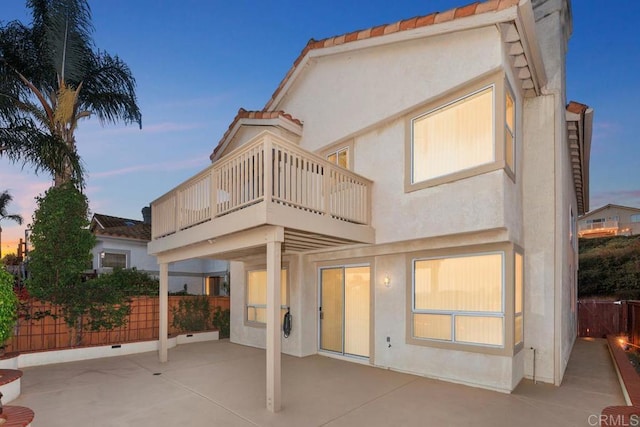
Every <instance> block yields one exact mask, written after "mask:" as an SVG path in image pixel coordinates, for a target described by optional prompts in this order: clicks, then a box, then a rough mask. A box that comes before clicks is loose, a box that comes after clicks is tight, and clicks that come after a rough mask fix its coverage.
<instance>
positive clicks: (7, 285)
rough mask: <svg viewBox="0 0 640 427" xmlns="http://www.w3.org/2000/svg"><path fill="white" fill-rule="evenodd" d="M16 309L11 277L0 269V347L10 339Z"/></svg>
mask: <svg viewBox="0 0 640 427" xmlns="http://www.w3.org/2000/svg"><path fill="white" fill-rule="evenodd" d="M17 309H18V297H16V294H15V293H14V292H13V275H11V274H10V273H9V272H8V271H6V270H5V269H4V267H0V346H2V345H4V343H5V341H7V340H8V339H9V338H11V335H12V333H13V327H14V326H15V324H16V319H17Z"/></svg>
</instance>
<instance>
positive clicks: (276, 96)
mask: <svg viewBox="0 0 640 427" xmlns="http://www.w3.org/2000/svg"><path fill="white" fill-rule="evenodd" d="M520 3H521V2H520V0H489V1H485V2H475V3H472V4H469V5H466V6H462V7H457V8H453V9H450V10H447V11H444V12H436V13H431V14H429V15H424V16H416V17H413V18H409V19H404V20H401V21H397V22H394V23H391V24H384V25H378V26H375V27H372V28H367V29H364V30H358V31H353V32H350V33H346V34H341V35H338V36H333V37H328V38H325V39H322V40H314V39H311V40H309V42H308V43H307V45H306V46H305V47H304V49H302V51H301V52H300V54H299V55H298V57H297V58H296V60H295V61H294V62H293V65H292V67H291V68H290V69H289V71H288V72H287V74H286V75H285V77H284V78H283V79H282V81H281V82H280V84H279V85H278V87H277V88H276V90H275V91H274V93H273V94H272V96H271V98H270V99H269V101H268V102H267V103H266V105H265V107H264V109H263V110H265V111H268V110H271V109H274V108H277V105H278V104H279V101H280V100H281V98H282V97H283V95H284V93H285V92H286V91H287V89H288V88H289V87H290V86H291V84H292V81H293V80H295V78H296V74H297V73H298V70H299V69H300V68H304V67H301V66H300V65H301V64H302V63H304V62H305V60H306V59H307V58H308V57H309V55H311V54H312V53H313V52H314V51H319V50H321V49H327V48H333V47H337V46H343V45H348V44H351V43H354V44H355V42H362V41H365V40H374V39H377V38H381V37H383V36H388V35H391V34H394V33H403V32H409V31H412V30H419V29H425V28H426V27H432V26H433V27H435V26H437V25H439V24H446V23H449V22H452V23H455V22H453V21H459V20H460V21H461V20H463V19H465V18H473V17H478V16H481V15H485V14H490V13H492V12H493V13H495V12H500V11H503V10H506V9H509V8H512V7H515V6H518V5H519V4H520ZM522 3H523V4H528V5H529V9H530V8H531V6H530V2H529V0H523V1H522ZM515 16H517V17H518V18H519V19H522V20H523V21H527V20H528V21H530V22H527V24H532V23H533V12H532V11H530V10H529V13H520V11H518V12H517V13H516V14H514V17H515ZM510 20H511V21H513V20H514V19H513V18H511V19H510ZM506 21H508V19H505V20H502V19H498V20H497V21H496V22H493V24H497V23H499V22H506ZM491 23H492V22H490V21H487V23H485V24H484V25H489V24H491ZM463 29H467V28H465V27H464V26H463V25H462V24H460V25H456V26H455V27H452V29H451V31H458V30H463ZM505 30H506V28H505V29H503V31H505ZM514 30H515V28H514ZM522 30H523V29H522V28H518V31H522ZM525 32H526V31H525ZM511 37H512V35H510V34H506V35H505V39H506V40H505V42H507V43H512V42H513V41H520V40H522V42H523V43H522V45H525V46H524V47H525V50H523V49H522V46H520V52H518V54H517V55H513V56H514V57H520V58H516V59H514V60H515V61H520V62H522V60H523V59H524V57H523V55H522V54H523V53H525V52H526V53H528V54H529V55H531V56H534V57H535V58H534V59H535V61H534V62H539V61H540V58H539V52H538V51H537V46H530V45H531V43H530V42H529V41H527V39H528V38H529V37H527V35H524V34H522V35H519V36H518V39H517V40H509V38H511ZM524 61H526V59H524ZM527 65H528V64H527ZM516 67H517V68H522V65H519V66H518V65H516ZM529 68H534V69H533V70H531V73H530V74H533V73H536V72H537V73H538V74H539V76H540V80H544V79H545V77H544V70H543V69H542V67H541V66H539V65H538V66H537V67H536V66H533V67H532V66H531V65H529ZM528 77H530V76H528ZM528 77H527V79H525V80H531V79H529V78H528ZM534 80H535V79H534ZM535 83H536V82H535V81H533V80H532V84H531V85H529V84H528V83H526V84H525V85H524V86H523V87H524V89H525V90H530V89H534V86H535V89H536V90H537V89H538V85H536V84H535Z"/></svg>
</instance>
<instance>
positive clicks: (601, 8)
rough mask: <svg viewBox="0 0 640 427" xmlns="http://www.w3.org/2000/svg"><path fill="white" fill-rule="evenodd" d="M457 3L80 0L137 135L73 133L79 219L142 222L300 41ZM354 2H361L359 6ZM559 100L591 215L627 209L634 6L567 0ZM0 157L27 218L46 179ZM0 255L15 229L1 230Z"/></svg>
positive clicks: (9, 15) (632, 160) (635, 197)
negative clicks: (576, 147)
mask: <svg viewBox="0 0 640 427" xmlns="http://www.w3.org/2000/svg"><path fill="white" fill-rule="evenodd" d="M467 3H469V1H466V0H428V1H415V0H396V1H394V2H390V1H388V0H369V1H367V2H365V3H363V2H360V1H354V0H344V1H341V2H332V3H330V2H311V1H300V0H297V1H292V0H279V1H278V2H264V1H255V0H254V1H250V0H234V1H220V0H215V1H213V0H181V1H175V0H108V1H104V0H100V1H98V0H90V5H91V8H92V12H93V23H94V26H95V33H94V39H95V42H96V46H97V47H99V48H100V49H104V50H106V51H108V52H109V53H111V54H118V55H119V56H120V57H121V58H122V59H123V60H124V61H125V62H126V63H127V64H128V65H129V66H130V67H131V69H132V71H133V73H134V75H135V77H136V80H137V84H138V99H139V105H140V107H141V109H142V116H143V128H142V130H139V129H138V128H137V127H135V126H129V127H125V126H122V125H120V126H107V127H102V126H101V125H100V123H99V122H98V121H97V120H95V119H89V120H85V121H84V122H81V123H80V127H79V129H78V131H77V132H76V140H77V143H78V147H79V151H80V155H81V156H82V158H83V159H84V162H85V166H86V169H87V170H88V176H87V183H88V185H87V195H88V197H89V200H90V206H91V210H92V212H94V213H95V212H97V213H103V214H109V215H115V216H122V217H129V218H138V219H141V218H142V217H141V213H140V210H141V209H142V207H143V206H145V205H147V204H149V202H151V201H152V200H154V199H155V198H157V197H159V196H161V195H162V194H163V193H165V192H166V191H168V190H170V189H171V188H173V187H174V186H176V185H177V184H179V183H180V182H182V181H183V180H185V179H187V178H188V177H190V176H191V175H193V174H195V173H197V172H198V171H200V170H201V169H203V168H205V167H206V166H207V165H208V164H209V154H210V153H211V151H212V150H213V148H214V146H215V145H216V144H217V142H218V141H219V140H220V138H221V137H222V135H223V133H224V132H225V130H226V129H227V127H228V126H229V124H230V123H231V121H232V120H233V118H234V117H235V115H236V113H237V111H238V108H240V107H243V108H245V109H248V110H251V109H261V108H262V107H263V106H264V104H265V103H266V101H267V100H268V99H269V98H270V96H271V94H272V93H273V91H274V90H275V88H276V87H277V85H278V84H279V82H280V80H281V79H282V78H283V77H284V75H285V74H286V72H287V70H288V69H289V68H290V67H291V65H292V63H293V61H294V59H295V58H296V57H297V56H298V54H299V53H300V51H301V50H302V48H303V47H304V46H305V44H306V43H307V41H308V40H309V39H310V38H315V39H322V38H325V37H330V36H333V35H337V34H343V33H347V32H351V31H354V30H357V29H363V28H369V27H372V26H375V25H380V24H384V23H390V22H395V21H398V20H401V19H405V18H410V17H413V16H417V15H426V14H429V13H431V12H436V11H444V10H447V9H450V8H452V7H456V6H462V5H465V4H467ZM363 4H364V5H366V6H365V7H362V5H363ZM572 8H573V21H574V22H573V24H574V28H573V36H572V38H571V40H570V42H569V54H568V59H567V61H568V62H567V84H568V86H567V97H568V99H569V100H575V101H579V102H582V103H585V104H588V105H589V106H591V107H593V108H594V110H595V123H594V135H593V142H592V151H591V208H592V209H594V208H597V207H600V206H602V205H605V204H607V203H616V204H622V205H628V206H635V207H640V180H639V179H638V171H639V170H640V167H639V166H640V140H639V138H637V137H636V135H635V132H633V127H632V126H631V125H632V124H633V123H636V122H637V121H638V119H639V118H640V117H638V112H637V110H636V109H635V107H636V105H638V100H640V84H638V82H637V78H638V71H639V70H640V43H639V41H640V37H638V30H637V24H636V23H637V22H638V19H639V18H640V2H635V1H624V2H618V3H616V6H615V8H616V13H611V10H610V5H609V4H608V3H607V2H604V1H600V0H574V1H573V3H572ZM13 19H18V20H21V21H23V22H25V23H29V22H30V17H29V14H28V11H27V10H26V8H25V1H24V0H2V8H1V9H0V21H4V22H5V23H6V22H7V21H10V20H13ZM50 183H51V180H50V178H49V177H48V176H44V175H43V176H36V175H34V173H33V172H32V171H31V170H30V169H29V168H28V167H27V168H24V169H23V168H22V167H21V165H11V164H10V163H9V162H8V161H7V160H6V159H4V158H0V190H4V189H8V190H9V191H10V192H11V194H12V195H13V196H14V201H13V202H12V204H11V205H10V206H9V212H10V213H20V214H22V215H23V217H24V219H25V223H30V222H31V215H32V213H33V210H34V208H35V201H34V197H35V196H37V195H38V194H41V193H43V192H44V191H45V190H46V189H47V188H48V186H49V185H50ZM1 225H2V227H3V234H2V250H3V252H5V251H7V250H8V249H13V248H14V247H15V246H16V244H17V240H18V238H20V237H21V236H23V235H24V227H20V226H15V225H14V224H13V223H11V222H9V221H5V222H3V223H2V224H1Z"/></svg>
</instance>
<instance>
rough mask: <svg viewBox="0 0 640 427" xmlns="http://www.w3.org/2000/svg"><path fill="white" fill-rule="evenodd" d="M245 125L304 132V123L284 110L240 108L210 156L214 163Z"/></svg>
mask: <svg viewBox="0 0 640 427" xmlns="http://www.w3.org/2000/svg"><path fill="white" fill-rule="evenodd" d="M243 125H248V126H256V125H262V126H268V125H272V126H280V127H286V128H288V129H289V130H291V131H294V132H295V133H301V131H302V122H301V121H300V120H298V119H296V118H294V117H293V116H291V114H287V113H285V112H284V111H282V110H280V111H247V110H245V109H244V108H240V109H239V110H238V114H236V117H235V118H234V119H233V121H232V122H231V124H230V125H229V127H228V128H227V130H226V132H225V133H224V135H223V136H222V138H221V139H220V141H219V142H218V144H217V145H216V147H215V148H214V150H213V153H211V155H210V156H209V158H210V159H211V161H212V162H213V161H215V160H217V159H218V158H220V156H221V155H222V153H223V151H224V150H225V148H226V147H227V146H228V145H229V144H230V143H231V141H232V140H233V138H234V136H235V135H236V134H237V132H238V130H239V129H240V127H241V126H243Z"/></svg>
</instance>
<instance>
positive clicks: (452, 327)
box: [149, 0, 593, 411]
mask: <svg viewBox="0 0 640 427" xmlns="http://www.w3.org/2000/svg"><path fill="white" fill-rule="evenodd" d="M571 28H572V17H571V9H570V5H569V3H568V1H563V0H549V1H534V2H533V4H532V2H530V1H528V0H523V1H520V2H518V1H516V0H501V1H499V2H498V1H489V2H485V3H474V4H472V5H469V6H465V7H461V8H457V9H453V10H450V11H446V12H442V13H436V14H431V15H426V16H421V17H416V18H411V19H407V20H404V21H400V22H396V23H394V24H389V25H381V26H378V27H374V28H370V29H366V30H360V31H355V32H352V33H348V34H344V35H340V36H335V37H331V38H328V39H324V40H320V41H315V40H311V41H310V42H309V43H308V44H307V46H306V47H305V48H304V49H303V50H302V53H301V54H300V56H299V57H298V58H297V59H296V60H295V62H294V65H293V67H292V68H291V69H290V70H289V72H288V73H287V74H286V76H285V77H284V79H283V80H282V82H281V83H280V85H279V86H278V87H277V89H276V91H275V92H274V94H273V96H272V98H271V99H270V100H269V102H267V104H266V106H265V108H264V109H263V110H262V111H245V110H242V109H241V110H240V111H239V112H238V115H237V116H236V118H235V119H234V120H233V122H232V123H231V125H230V126H229V129H228V131H227V132H226V133H225V134H224V135H223V137H222V139H221V140H220V142H219V144H218V145H217V147H216V148H215V150H214V152H213V154H212V155H211V160H212V163H213V164H212V165H211V166H210V167H208V168H207V169H205V170H203V171H202V172H200V173H199V174H197V175H196V176H194V177H193V178H192V179H190V180H188V181H186V182H184V183H182V184H180V185H179V186H178V187H176V188H175V189H173V190H171V191H170V192H169V193H167V194H165V195H164V196H162V197H160V198H159V199H157V200H155V201H154V202H153V203H152V209H153V218H154V221H153V231H152V235H153V239H152V241H151V242H150V243H149V253H151V254H154V255H156V256H157V257H158V262H159V263H160V271H161V274H160V286H161V290H162V289H166V286H167V285H166V281H167V280H168V278H167V271H168V267H169V265H170V264H171V263H172V262H176V261H182V260H187V259H192V258H199V257H213V258H221V259H227V260H229V261H231V278H232V279H231V341H233V342H236V343H240V344H245V345H250V346H257V347H265V348H266V350H267V351H266V359H267V380H266V384H267V407H268V409H269V410H271V411H277V410H279V408H280V351H281V350H282V351H283V352H285V353H287V354H291V355H295V356H307V355H311V354H323V355H327V356H332V357H339V358H342V359H345V360H351V361H354V362H359V363H368V364H370V365H373V366H378V367H382V368H388V369H394V370H398V371H402V372H409V373H414V374H418V375H424V376H428V377H433V378H440V379H444V380H448V381H453V382H459V383H464V384H470V385H475V386H480V387H485V388H489V389H495V390H500V391H505V392H509V391H511V390H513V389H514V388H515V387H516V386H517V385H518V383H519V382H520V381H521V379H522V378H525V377H526V378H532V377H533V376H534V375H535V378H536V379H537V380H538V381H544V382H549V383H553V384H556V385H559V384H560V382H561V381H562V377H563V374H564V371H565V368H566V366H567V362H568V360H569V355H570V353H571V349H572V347H573V343H574V341H575V338H576V329H577V324H576V323H577V322H576V282H577V280H576V277H577V275H576V270H577V264H578V254H577V249H576V248H577V245H576V240H577V239H576V237H577V236H576V218H577V216H578V215H581V214H583V213H584V212H585V211H586V210H587V209H588V180H589V170H588V165H589V150H590V141H591V124H592V119H593V111H592V110H591V109H590V108H588V107H587V106H586V105H583V104H580V103H575V102H571V103H567V100H566V97H565V91H566V83H565V58H566V49H567V42H568V38H569V36H570V34H571ZM163 298H164V297H162V296H161V304H164V306H165V307H166V301H163ZM287 308H290V311H291V314H292V320H293V321H292V331H291V334H290V335H289V337H288V338H286V339H285V338H283V337H282V334H281V332H280V324H281V321H282V316H283V313H284V312H285V311H286V310H287ZM161 309H162V305H161ZM161 311H162V310H161ZM163 323H166V322H161V328H166V325H164V326H163ZM165 330H166V329H165ZM162 331H163V329H161V334H160V336H161V337H164V336H165V335H166V334H163V333H162ZM160 359H161V360H162V361H164V360H166V359H167V342H166V340H164V339H161V342H160Z"/></svg>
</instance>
